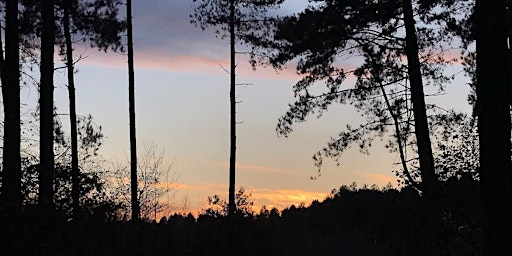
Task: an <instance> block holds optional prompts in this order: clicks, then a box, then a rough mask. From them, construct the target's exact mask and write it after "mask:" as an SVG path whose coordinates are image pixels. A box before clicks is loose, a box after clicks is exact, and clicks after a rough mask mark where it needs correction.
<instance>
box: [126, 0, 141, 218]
mask: <svg viewBox="0 0 512 256" xmlns="http://www.w3.org/2000/svg"><path fill="white" fill-rule="evenodd" d="M126 13H127V14H126V18H127V22H128V23H127V25H128V27H127V29H128V91H129V93H128V94H129V95H128V98H129V99H128V101H129V112H130V178H131V192H132V193H131V194H132V221H138V220H139V217H140V206H139V199H138V196H137V138H136V134H135V71H134V64H133V24H132V1H131V0H127V1H126Z"/></svg>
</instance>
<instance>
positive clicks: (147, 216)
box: [112, 144, 178, 221]
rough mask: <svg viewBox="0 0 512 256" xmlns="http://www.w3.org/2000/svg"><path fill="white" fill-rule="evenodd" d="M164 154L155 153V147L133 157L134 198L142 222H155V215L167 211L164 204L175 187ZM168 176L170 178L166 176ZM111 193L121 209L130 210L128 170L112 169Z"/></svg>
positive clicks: (174, 181) (123, 168)
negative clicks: (135, 175)
mask: <svg viewBox="0 0 512 256" xmlns="http://www.w3.org/2000/svg"><path fill="white" fill-rule="evenodd" d="M164 155H165V152H164V151H158V148H157V146H156V145H154V144H151V145H149V146H146V147H145V148H144V152H143V153H142V154H141V155H139V156H138V158H137V166H138V168H137V176H138V186H137V189H138V191H137V195H138V196H137V197H138V201H139V204H140V217H141V219H143V220H146V221H148V220H155V221H156V216H157V215H158V214H160V213H162V212H166V211H168V210H169V209H170V207H171V205H170V204H169V202H166V201H164V200H165V199H166V198H167V197H168V196H170V194H171V193H172V190H173V189H174V188H175V187H176V182H177V179H178V178H177V177H176V175H175V174H173V173H172V163H171V164H167V163H165V161H164V160H165V159H164ZM169 175H171V176H170V177H169ZM112 182H113V183H114V184H113V186H114V190H115V194H116V197H118V198H119V199H120V200H121V203H122V204H123V205H124V207H125V209H131V208H130V206H131V188H130V170H129V168H128V167H126V166H122V165H119V166H116V167H115V169H114V171H113V181H112Z"/></svg>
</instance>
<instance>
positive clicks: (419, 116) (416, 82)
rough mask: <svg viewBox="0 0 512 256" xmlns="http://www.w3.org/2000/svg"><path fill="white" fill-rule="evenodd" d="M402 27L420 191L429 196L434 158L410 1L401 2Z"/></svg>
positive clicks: (434, 182)
mask: <svg viewBox="0 0 512 256" xmlns="http://www.w3.org/2000/svg"><path fill="white" fill-rule="evenodd" d="M403 4H404V6H403V12H404V25H405V33H406V36H405V40H406V42H405V51H406V55H407V64H408V74H409V81H410V86H411V101H412V108H413V113H414V132H415V134H416V144H417V146H418V155H419V163H420V171H421V182H422V184H421V189H422V190H423V192H424V193H425V195H429V193H430V192H431V191H432V189H433V187H434V186H436V184H437V178H436V175H435V168H434V156H433V155H432V145H431V142H430V134H429V130H428V119H427V111H426V106H425V94H424V93H423V81H422V76H421V67H420V60H419V51H418V38H417V36H416V26H415V21H414V12H413V9H412V2H411V0H404V1H403Z"/></svg>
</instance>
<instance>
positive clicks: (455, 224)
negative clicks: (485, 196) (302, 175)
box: [0, 181, 480, 255]
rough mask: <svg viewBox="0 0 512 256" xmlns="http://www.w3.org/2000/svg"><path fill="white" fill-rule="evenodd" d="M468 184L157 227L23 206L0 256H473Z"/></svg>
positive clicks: (3, 237) (6, 223)
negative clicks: (428, 197) (73, 217)
mask: <svg viewBox="0 0 512 256" xmlns="http://www.w3.org/2000/svg"><path fill="white" fill-rule="evenodd" d="M474 188H475V186H474V182H472V181H466V182H464V181H462V182H461V181H459V182H452V183H450V182H448V183H445V185H444V187H443V188H442V189H440V190H441V191H439V193H438V195H439V197H438V198H437V199H436V200H434V201H433V202H426V201H425V200H424V199H423V198H422V197H420V196H419V194H418V193H417V192H416V191H415V190H413V189H409V188H405V189H402V191H397V190H394V189H389V190H375V189H350V188H347V187H342V188H341V189H340V190H339V191H335V193H333V194H332V196H331V197H329V198H328V199H326V200H325V201H324V202H321V203H320V202H313V204H312V205H311V206H309V207H291V208H289V209H286V210H284V211H283V212H282V213H281V214H279V213H278V212H277V211H262V213H260V214H258V215H255V216H248V217H243V216H234V217H230V218H226V217H217V216H212V215H207V214H204V215H201V216H200V217H199V218H198V219H195V218H194V217H192V216H191V215H189V216H179V215H175V216H171V217H170V218H169V219H168V220H167V221H163V222H162V223H158V224H155V223H137V224H136V223H127V222H106V221H103V220H101V218H98V217H96V219H93V218H91V219H89V220H87V221H82V222H68V221H66V218H64V217H56V216H53V217H43V216H40V215H41V214H36V211H28V210H27V211H25V212H23V213H22V214H20V215H18V216H16V217H15V218H11V220H7V218H6V217H3V218H2V219H1V220H0V225H1V226H0V228H1V231H0V232H1V234H0V255H476V254H477V251H478V247H479V237H480V228H479V219H480V218H479V217H478V216H479V214H478V210H477V209H478V207H477V206H478V202H479V200H478V196H477V191H476V189H474Z"/></svg>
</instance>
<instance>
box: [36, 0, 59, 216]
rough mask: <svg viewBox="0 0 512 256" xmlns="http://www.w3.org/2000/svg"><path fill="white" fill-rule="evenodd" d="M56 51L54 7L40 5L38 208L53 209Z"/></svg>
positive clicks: (43, 3) (50, 4)
mask: <svg viewBox="0 0 512 256" xmlns="http://www.w3.org/2000/svg"><path fill="white" fill-rule="evenodd" d="M54 47H55V3H54V0H48V1H46V0H45V1H42V2H41V63H40V73H41V77H40V80H41V81H40V89H39V111H40V119H39V121H40V131H39V132H40V136H39V137H40V141H39V143H40V144H39V154H40V162H41V165H40V173H39V190H40V191H39V205H40V206H41V207H42V208H43V209H51V208H52V207H53V194H54V191H53V185H54V183H53V180H54V152H53V89H54V85H53V71H54V52H55V51H54Z"/></svg>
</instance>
